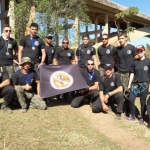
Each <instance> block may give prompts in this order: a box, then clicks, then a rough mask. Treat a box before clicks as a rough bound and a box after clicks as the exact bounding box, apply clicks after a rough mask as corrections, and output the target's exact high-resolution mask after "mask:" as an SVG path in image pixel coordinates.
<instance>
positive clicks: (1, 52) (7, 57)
mask: <svg viewBox="0 0 150 150" xmlns="http://www.w3.org/2000/svg"><path fill="white" fill-rule="evenodd" d="M7 50H8V51H7ZM13 50H14V51H17V50H18V45H17V42H16V41H15V40H14V39H13V38H9V40H6V41H5V40H4V39H3V37H2V36H1V37H0V65H2V66H10V65H13Z"/></svg>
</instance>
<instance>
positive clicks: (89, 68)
mask: <svg viewBox="0 0 150 150" xmlns="http://www.w3.org/2000/svg"><path fill="white" fill-rule="evenodd" d="M82 75H83V77H84V79H85V81H86V83H87V84H88V86H89V87H88V88H86V89H81V90H79V92H77V93H76V94H75V95H74V99H73V100H72V102H71V107H74V108H78V107H80V106H81V103H82V102H83V100H84V98H88V100H89V101H90V103H91V107H92V112H94V113H98V112H100V111H101V108H100V100H99V91H98V85H99V80H100V74H99V72H98V70H96V69H94V60H93V59H88V60H87V63H86V69H85V70H84V71H83V72H82Z"/></svg>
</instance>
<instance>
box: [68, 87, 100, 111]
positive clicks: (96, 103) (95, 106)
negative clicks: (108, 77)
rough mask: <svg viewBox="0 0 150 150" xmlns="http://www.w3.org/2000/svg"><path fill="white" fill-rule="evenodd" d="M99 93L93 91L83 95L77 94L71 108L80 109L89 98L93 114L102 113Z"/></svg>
mask: <svg viewBox="0 0 150 150" xmlns="http://www.w3.org/2000/svg"><path fill="white" fill-rule="evenodd" d="M98 93H99V91H98V90H91V91H86V92H84V93H83V94H82V93H76V94H75V95H74V99H73V100H72V102H71V107H74V108H78V107H80V106H81V103H82V102H83V100H84V98H88V99H89V101H90V102H91V107H92V112H93V113H98V112H100V111H101V107H100V99H99V94H98Z"/></svg>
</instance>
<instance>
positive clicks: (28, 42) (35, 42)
mask: <svg viewBox="0 0 150 150" xmlns="http://www.w3.org/2000/svg"><path fill="white" fill-rule="evenodd" d="M37 32H38V25H37V24H36V23H31V25H30V34H29V35H27V36H25V37H23V38H22V39H21V41H20V46H19V52H18V61H19V63H20V64H21V58H22V57H29V58H30V59H31V61H32V62H33V63H34V68H35V69H36V68H39V67H40V66H41V65H43V64H44V62H45V57H46V53H45V43H44V42H43V40H42V39H40V38H39V37H38V36H37ZM39 57H41V62H39V60H40V59H39ZM20 68H21V67H20Z"/></svg>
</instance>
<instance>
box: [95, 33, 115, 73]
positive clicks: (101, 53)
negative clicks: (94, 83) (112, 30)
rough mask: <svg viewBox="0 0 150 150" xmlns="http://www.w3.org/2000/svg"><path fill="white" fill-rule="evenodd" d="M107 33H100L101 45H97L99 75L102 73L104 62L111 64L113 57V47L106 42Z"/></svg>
mask: <svg viewBox="0 0 150 150" xmlns="http://www.w3.org/2000/svg"><path fill="white" fill-rule="evenodd" d="M108 40H109V38H108V34H103V35H102V43H103V44H102V45H101V46H100V47H98V51H97V53H98V57H99V60H100V66H99V71H100V75H101V76H102V75H103V73H104V69H103V68H104V66H105V64H113V63H114V57H115V47H114V46H113V45H111V44H109V43H108Z"/></svg>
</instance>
